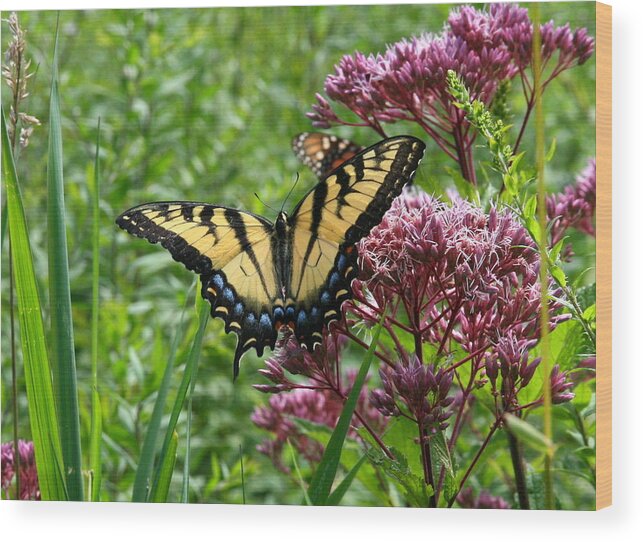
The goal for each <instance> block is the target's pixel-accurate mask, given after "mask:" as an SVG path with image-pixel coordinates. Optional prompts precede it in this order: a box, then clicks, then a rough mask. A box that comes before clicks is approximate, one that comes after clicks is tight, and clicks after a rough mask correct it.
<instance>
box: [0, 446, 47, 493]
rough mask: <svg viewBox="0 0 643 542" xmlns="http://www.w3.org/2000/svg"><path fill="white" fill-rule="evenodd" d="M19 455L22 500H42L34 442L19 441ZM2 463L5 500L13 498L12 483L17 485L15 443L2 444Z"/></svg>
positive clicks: (0, 453)
mask: <svg viewBox="0 0 643 542" xmlns="http://www.w3.org/2000/svg"><path fill="white" fill-rule="evenodd" d="M18 453H19V463H20V474H19V476H20V500H23V501H28V500H36V501H39V500H40V486H39V485H38V472H37V471H36V457H35V455H34V447H33V442H27V441H24V440H19V441H18ZM0 463H1V466H2V468H1V471H2V475H1V477H0V478H1V487H2V491H3V493H4V498H6V499H9V498H11V497H12V493H11V491H10V488H11V485H12V482H13V483H15V481H14V477H15V474H16V472H15V468H16V463H17V462H16V461H15V452H14V446H13V442H7V443H5V444H2V446H1V448H0Z"/></svg>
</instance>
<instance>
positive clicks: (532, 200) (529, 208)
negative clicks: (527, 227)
mask: <svg viewBox="0 0 643 542" xmlns="http://www.w3.org/2000/svg"><path fill="white" fill-rule="evenodd" d="M537 206H538V198H537V197H536V195H535V194H534V195H533V196H530V197H529V198H528V199H527V201H526V202H525V207H524V210H523V213H524V214H525V218H533V217H534V216H536V207H537Z"/></svg>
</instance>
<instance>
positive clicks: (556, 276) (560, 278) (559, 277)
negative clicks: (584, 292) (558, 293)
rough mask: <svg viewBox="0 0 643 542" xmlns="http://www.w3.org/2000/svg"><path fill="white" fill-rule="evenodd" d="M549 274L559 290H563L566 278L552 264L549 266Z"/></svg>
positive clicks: (560, 270) (558, 268) (561, 271)
mask: <svg viewBox="0 0 643 542" xmlns="http://www.w3.org/2000/svg"><path fill="white" fill-rule="evenodd" d="M549 272H550V273H551V276H552V277H553V278H554V280H555V281H556V282H557V283H558V285H559V286H560V287H561V288H565V287H566V286H567V276H566V275H565V272H564V271H563V270H562V269H561V268H560V267H558V266H557V265H556V264H553V263H552V264H550V265H549Z"/></svg>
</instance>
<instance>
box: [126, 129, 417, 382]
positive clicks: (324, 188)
mask: <svg viewBox="0 0 643 542" xmlns="http://www.w3.org/2000/svg"><path fill="white" fill-rule="evenodd" d="M423 150H424V144H423V143H422V142H421V141H419V140H417V139H415V138H411V137H404V136H400V137H395V138H390V139H387V140H384V141H382V142H381V143H379V144H377V145H374V146H373V147H370V148H369V149H366V150H365V151H363V152H361V153H359V154H358V155H356V156H354V157H352V158H351V159H350V160H349V161H348V162H345V163H344V164H343V165H341V166H339V167H338V168H336V169H335V170H333V172H332V173H331V174H329V175H328V176H327V177H326V178H325V179H324V180H323V181H321V182H320V183H318V184H317V185H316V186H315V187H313V188H312V189H311V190H310V191H309V192H308V194H306V195H305V196H304V198H303V199H302V200H301V201H300V202H299V204H298V205H297V206H296V207H295V209H294V210H293V212H292V213H291V214H290V215H287V214H286V213H285V212H280V213H279V214H278V216H277V218H276V220H275V221H274V222H271V221H269V220H267V219H266V218H264V217H261V216H258V215H255V214H252V213H248V212H245V211H239V210H236V209H232V208H230V207H224V206H218V205H210V204H206V203H195V202H159V203H148V204H144V205H140V206H138V207H134V208H132V209H130V210H128V211H126V212H124V213H123V214H122V215H121V216H119V217H118V219H117V224H118V225H119V226H120V227H121V228H123V229H125V230H126V231H128V232H129V233H131V234H133V235H136V236H138V237H142V238H145V239H147V240H148V241H150V242H151V243H160V244H161V245H162V246H163V247H165V248H166V249H167V250H169V252H170V253H171V254H172V257H173V258H174V259H175V260H177V261H179V262H181V263H183V264H184V265H185V266H186V267H187V268H188V269H190V270H191V271H194V272H196V273H198V274H199V275H200V276H201V284H202V289H201V294H202V295H203V297H204V298H205V299H207V300H208V301H209V302H210V304H211V306H212V310H211V313H212V316H213V317H218V318H221V319H222V320H223V321H224V322H225V331H226V332H227V333H229V332H234V333H236V334H237V335H238V342H237V348H236V352H235V359H234V372H235V376H236V374H237V373H238V367H239V359H240V358H241V356H242V355H243V354H244V353H245V352H246V351H247V350H249V349H250V348H254V349H255V350H256V352H257V354H258V355H262V354H263V351H264V349H265V348H266V347H268V348H270V349H273V348H274V346H275V342H276V340H277V336H278V333H279V331H280V329H281V328H282V327H283V326H288V327H290V328H291V329H292V331H293V333H294V336H295V337H296V338H297V340H298V341H299V342H300V343H301V344H302V345H304V346H305V347H306V348H307V349H309V350H312V349H314V348H315V346H316V345H317V344H320V343H321V340H322V331H323V329H324V327H325V326H327V325H328V324H329V323H330V322H331V321H333V320H336V319H338V318H339V317H340V310H341V305H342V303H343V302H344V301H346V300H347V299H350V297H351V282H352V280H353V279H354V278H355V277H356V275H357V250H356V248H355V244H356V243H357V242H358V241H359V240H360V239H361V238H363V237H364V236H366V235H368V233H369V232H370V230H371V229H372V228H373V227H374V226H375V225H377V224H378V223H379V222H380V221H381V219H382V216H383V215H384V213H385V212H386V211H387V210H388V208H389V207H390V205H391V203H392V201H393V199H394V198H395V197H396V196H398V195H399V194H400V192H401V190H402V188H403V186H404V185H405V184H406V183H407V182H409V181H410V180H411V178H412V176H413V174H414V172H415V169H416V168H417V165H418V163H419V161H420V159H421V157H422V154H423Z"/></svg>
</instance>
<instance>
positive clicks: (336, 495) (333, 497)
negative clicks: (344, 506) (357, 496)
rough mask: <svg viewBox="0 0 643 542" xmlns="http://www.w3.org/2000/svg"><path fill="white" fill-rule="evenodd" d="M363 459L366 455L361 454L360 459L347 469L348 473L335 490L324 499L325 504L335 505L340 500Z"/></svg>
mask: <svg viewBox="0 0 643 542" xmlns="http://www.w3.org/2000/svg"><path fill="white" fill-rule="evenodd" d="M365 461H366V456H365V455H363V456H362V457H361V459H360V460H359V461H358V462H357V463H355V465H353V468H352V469H351V470H350V471H348V474H347V475H346V476H345V477H344V479H343V480H342V481H341V482H340V483H339V485H338V486H337V487H336V488H335V491H333V492H332V493H331V494H330V495H329V496H328V500H327V501H326V505H327V506H337V505H338V504H339V503H340V502H341V501H342V499H343V498H344V495H346V492H347V491H348V488H349V487H351V484H352V483H353V480H355V476H357V473H358V472H359V469H360V468H361V467H362V465H363V464H364V462H365Z"/></svg>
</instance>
